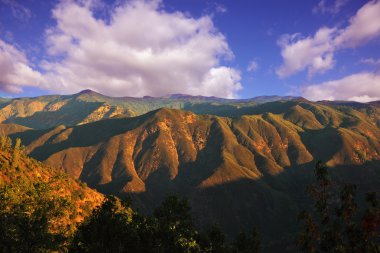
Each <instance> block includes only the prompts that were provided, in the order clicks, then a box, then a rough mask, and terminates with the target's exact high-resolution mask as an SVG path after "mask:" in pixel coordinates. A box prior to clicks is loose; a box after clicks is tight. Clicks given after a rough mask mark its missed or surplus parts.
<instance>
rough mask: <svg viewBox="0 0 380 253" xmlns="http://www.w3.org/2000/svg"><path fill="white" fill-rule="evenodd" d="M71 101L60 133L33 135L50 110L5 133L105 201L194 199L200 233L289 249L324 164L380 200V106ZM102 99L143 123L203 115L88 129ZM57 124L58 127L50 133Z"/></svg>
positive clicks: (86, 97)
mask: <svg viewBox="0 0 380 253" xmlns="http://www.w3.org/2000/svg"><path fill="white" fill-rule="evenodd" d="M62 98H65V97H64V96H61V97H59V99H60V101H66V100H67V101H68V102H67V104H69V105H70V104H74V105H75V106H72V107H69V106H68V105H66V104H65V106H62V107H66V106H67V108H65V109H63V108H62V110H64V111H63V112H66V113H70V114H65V113H63V112H62V111H61V110H56V111H57V114H54V117H53V116H52V118H51V119H52V120H51V121H50V123H49V124H46V122H47V120H45V123H42V124H43V125H42V126H41V125H37V126H36V127H35V128H36V129H31V128H26V127H25V125H28V124H25V122H34V123H33V124H40V123H38V122H39V121H37V120H36V115H38V112H35V113H34V114H32V113H29V116H26V117H24V118H26V119H28V120H31V119H34V121H28V120H26V119H25V120H24V121H21V119H22V118H23V117H20V116H19V117H13V118H12V117H10V118H8V119H7V120H6V121H8V122H12V121H13V122H15V121H16V122H18V123H24V124H23V125H24V126H18V125H11V126H9V125H7V124H3V125H0V131H2V132H3V134H7V133H8V134H10V136H11V137H12V138H16V137H19V138H21V139H22V140H23V143H24V144H25V145H26V152H27V153H29V154H30V155H31V156H32V157H34V158H36V159H38V160H40V161H43V162H44V163H45V164H47V165H49V166H53V167H55V168H58V169H63V170H65V171H66V172H68V173H69V174H71V175H73V176H74V177H75V178H78V179H80V180H82V181H84V182H86V183H87V184H88V185H89V186H90V187H93V188H96V189H97V190H99V191H100V192H103V193H112V194H116V195H118V196H126V195H128V196H131V197H132V198H133V199H134V200H135V201H134V203H135V204H136V205H137V206H139V207H140V208H141V209H142V210H146V211H149V210H151V209H152V207H154V206H157V205H158V204H159V202H160V201H161V200H162V199H163V198H164V197H165V196H166V195H168V194H173V193H177V194H181V195H184V196H187V197H188V198H189V199H190V201H191V204H192V206H193V210H194V216H195V217H196V221H197V224H198V225H199V226H204V227H208V226H209V225H210V224H212V223H218V224H220V225H221V226H222V228H223V229H224V230H225V231H227V232H228V233H229V235H235V234H236V233H237V232H238V231H240V230H241V229H249V228H251V227H252V226H256V227H258V228H259V231H260V232H261V234H262V235H263V237H264V240H265V241H266V242H267V243H269V242H270V243H272V244H276V243H278V244H279V245H283V244H282V243H283V242H282V240H287V239H286V238H288V240H290V241H292V240H293V239H294V238H293V239H289V238H290V237H291V232H292V231H294V230H295V229H296V226H297V223H296V217H297V213H298V212H299V211H300V210H301V208H304V207H305V206H307V204H308V203H309V201H310V200H309V198H308V196H307V195H306V193H305V188H306V186H307V185H308V184H309V183H310V182H311V180H312V178H313V175H312V171H313V167H314V164H315V162H316V160H319V159H321V160H323V161H326V162H327V164H328V165H329V166H330V167H331V168H333V170H332V173H331V174H332V176H333V177H334V179H335V180H336V183H337V184H339V183H342V182H353V183H356V184H358V186H359V192H364V191H368V190H372V191H373V190H375V191H378V192H379V191H380V187H379V185H380V184H379V183H380V170H379V168H380V141H379V140H380V129H379V127H380V108H378V107H376V106H373V105H371V104H363V106H352V105H351V104H344V105H342V104H338V105H336V104H326V103H322V102H318V103H313V102H310V101H307V100H305V99H302V98H286V99H282V98H281V97H270V98H267V99H268V100H269V101H271V102H263V101H265V99H266V98H260V99H257V101H258V102H252V101H249V102H247V101H239V100H238V101H235V100H228V102H207V103H200V102H197V101H199V100H200V98H194V97H191V98H187V97H186V98H178V96H177V95H176V98H145V99H137V98H116V99H115V98H107V97H104V96H102V95H100V94H96V93H95V94H93V93H92V92H89V91H86V92H84V93H83V92H82V93H81V94H77V95H73V96H66V100H64V99H62ZM44 99H45V100H44ZM57 99H58V98H57V97H43V98H41V97H40V98H37V99H29V100H28V99H20V100H17V101H12V102H11V103H10V104H13V106H15V105H16V104H17V103H22V104H23V105H26V104H28V103H29V104H30V103H33V102H35V101H36V100H39V101H41V100H44V101H48V100H49V101H50V102H45V103H47V105H46V106H45V108H48V107H49V105H48V104H49V103H50V106H53V105H54V104H55V103H57V102H56V101H58V100H57ZM181 99H184V100H181ZM202 99H203V98H202ZM205 99H206V100H207V99H212V98H205ZM95 100H96V101H99V100H102V101H103V100H104V101H105V102H102V103H103V106H104V103H108V105H109V106H111V107H112V106H120V108H122V109H123V110H129V111H130V112H132V111H133V112H134V113H136V111H137V110H136V108H139V110H140V111H139V112H142V111H148V110H150V109H151V108H155V107H159V106H161V107H162V106H163V105H166V106H168V107H169V106H172V107H177V106H178V107H180V108H183V109H188V108H190V109H191V110H192V111H194V112H198V113H200V114H195V113H192V112H187V111H184V110H177V109H158V110H153V111H149V112H147V113H146V114H141V115H139V116H137V117H132V115H133V114H132V113H131V114H130V115H125V116H124V117H118V116H116V115H115V116H113V117H110V116H109V117H106V116H105V115H109V114H107V113H103V114H99V115H102V116H98V117H92V118H91V120H87V121H84V120H83V115H84V114H83V115H82V116H81V117H79V116H78V115H81V112H83V111H84V109H83V110H82V111H81V110H79V109H74V108H90V104H91V103H98V102H95ZM254 100H255V99H253V101H254ZM20 101H23V102H20ZM26 101H28V102H26ZM53 101H54V102H53ZM107 101H108V102H107ZM110 101H121V102H120V103H119V104H118V105H116V102H115V104H112V105H111V103H110ZM189 101H190V102H189ZM124 103H125V104H124ZM189 103H190V106H189ZM126 104H128V105H132V106H134V107H128V106H126ZM78 105H79V107H76V106H78ZM97 105H99V104H97ZM121 105H123V106H125V107H123V106H121ZM80 106H82V107H80ZM86 106H87V107H86ZM181 106H183V107H181ZM53 107H54V106H53ZM100 107H101V106H100ZM20 108H24V109H25V108H28V107H27V106H26V107H25V106H24V107H23V106H21V107H20ZM97 108H99V107H97ZM190 109H189V110H190ZM95 110H97V109H95ZM211 112H214V113H211ZM20 113H21V110H20V111H17V112H16V114H15V115H20ZM23 113H24V115H25V111H23ZM47 113H48V112H47ZM203 113H207V115H202V114H203ZM40 114H41V115H44V114H45V111H42V112H41V113H40ZM136 114H138V113H136ZM211 114H214V115H211ZM56 115H60V117H61V118H56ZM88 115H97V114H93V112H90V113H88ZM220 115H229V116H230V117H223V116H220ZM39 117H41V118H40V119H42V118H44V117H45V116H39ZM68 117H69V119H70V120H71V121H70V122H71V123H72V124H71V126H70V124H67V122H68V121H67V119H68ZM86 117H87V119H88V116H86ZM108 118H110V119H108ZM16 119H17V120H16ZM37 119H38V118H37ZM44 119H46V118H44ZM74 119H75V120H74ZM99 119H103V120H100V121H99ZM80 120H81V121H80ZM20 121H21V122H20ZM55 122H57V123H59V124H61V125H54V124H57V123H55ZM63 122H66V124H64V123H63ZM86 122H90V123H86ZM85 123H86V124H85ZM62 124H63V125H62ZM48 125H52V126H53V125H54V127H52V128H48V129H45V128H46V127H47V126H48ZM29 127H31V125H30V124H29ZM284 238H285V239H284Z"/></svg>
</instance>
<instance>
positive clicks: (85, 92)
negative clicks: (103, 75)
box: [78, 89, 99, 95]
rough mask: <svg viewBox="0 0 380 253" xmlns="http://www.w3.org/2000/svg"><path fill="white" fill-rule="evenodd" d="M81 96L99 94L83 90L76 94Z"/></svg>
mask: <svg viewBox="0 0 380 253" xmlns="http://www.w3.org/2000/svg"><path fill="white" fill-rule="evenodd" d="M82 94H99V93H97V92H95V91H93V90H91V89H85V90H82V91H81V92H79V93H78V95H82Z"/></svg>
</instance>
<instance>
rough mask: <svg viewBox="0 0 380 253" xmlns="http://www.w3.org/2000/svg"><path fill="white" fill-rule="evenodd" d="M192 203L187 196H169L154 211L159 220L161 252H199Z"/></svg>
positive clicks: (158, 233) (158, 234)
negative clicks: (192, 215)
mask: <svg viewBox="0 0 380 253" xmlns="http://www.w3.org/2000/svg"><path fill="white" fill-rule="evenodd" d="M190 211H191V209H190V205H189V203H188V201H187V199H185V198H180V197H178V196H169V197H168V198H166V199H165V200H164V202H163V203H162V205H161V206H160V207H159V208H157V209H156V210H155V212H154V217H155V218H156V219H157V221H158V231H157V237H158V241H159V247H160V248H161V249H162V251H160V252H198V251H199V250H200V249H199V245H198V242H197V240H196V237H197V236H198V232H197V231H196V230H195V229H194V226H193V220H192V217H191V212H190Z"/></svg>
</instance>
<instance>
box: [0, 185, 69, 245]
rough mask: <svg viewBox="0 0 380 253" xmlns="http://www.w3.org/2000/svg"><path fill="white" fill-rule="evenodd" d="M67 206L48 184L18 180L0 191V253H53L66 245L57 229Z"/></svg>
mask: <svg viewBox="0 0 380 253" xmlns="http://www.w3.org/2000/svg"><path fill="white" fill-rule="evenodd" d="M66 206H67V201H66V199H64V198H60V197H57V196H55V195H53V194H52V193H51V191H50V187H49V186H48V185H47V184H45V183H30V182H28V181H25V180H22V179H20V180H17V181H14V182H12V183H11V184H8V185H6V186H3V187H1V189H0V252H51V251H54V250H58V249H60V248H61V247H62V246H63V244H64V243H65V240H66V238H65V236H64V233H63V231H64V229H65V228H62V227H60V226H59V225H57V222H56V221H57V220H59V219H60V218H61V217H62V216H63V214H64V210H65V208H66Z"/></svg>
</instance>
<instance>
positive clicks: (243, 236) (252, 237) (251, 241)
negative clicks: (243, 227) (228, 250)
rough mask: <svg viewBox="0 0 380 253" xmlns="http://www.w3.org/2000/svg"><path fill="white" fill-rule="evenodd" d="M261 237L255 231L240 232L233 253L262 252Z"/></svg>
mask: <svg viewBox="0 0 380 253" xmlns="http://www.w3.org/2000/svg"><path fill="white" fill-rule="evenodd" d="M260 245H261V243H260V237H259V234H258V233H257V231H256V230H255V229H253V230H251V231H250V232H248V233H246V232H240V233H239V235H238V236H237V237H236V239H235V242H234V244H233V246H234V249H233V252H236V253H255V252H259V251H260Z"/></svg>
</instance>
